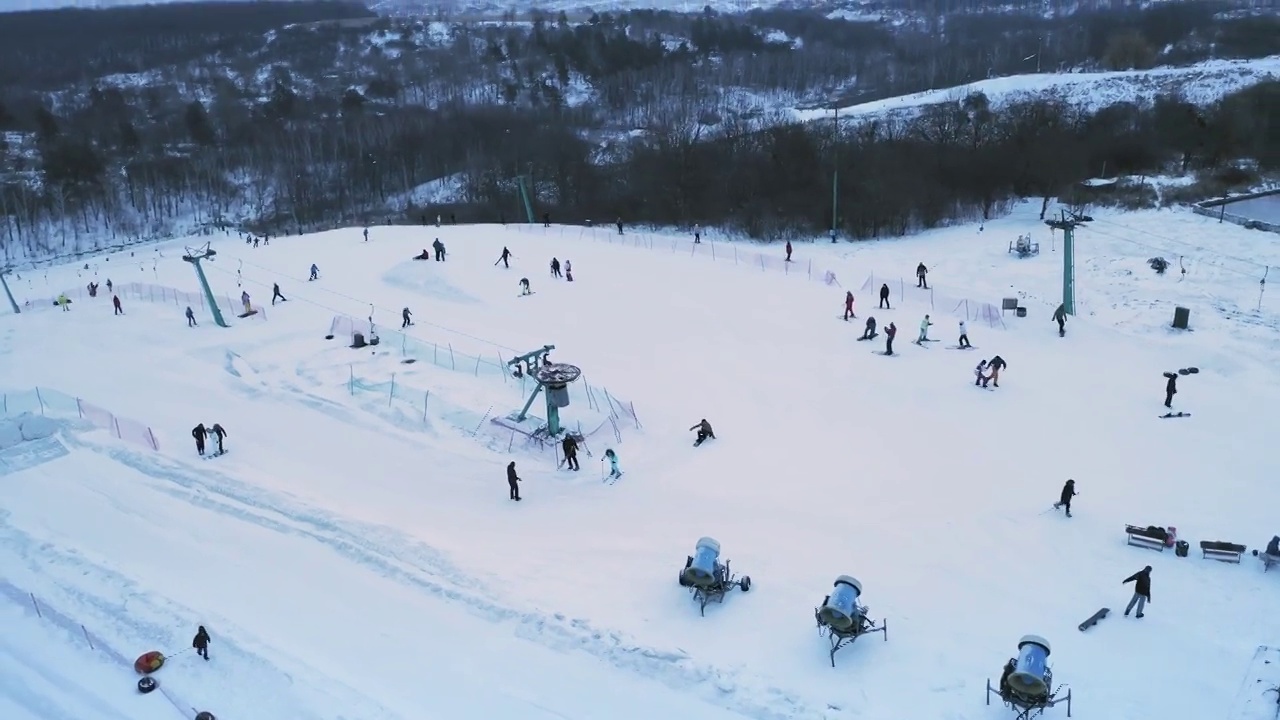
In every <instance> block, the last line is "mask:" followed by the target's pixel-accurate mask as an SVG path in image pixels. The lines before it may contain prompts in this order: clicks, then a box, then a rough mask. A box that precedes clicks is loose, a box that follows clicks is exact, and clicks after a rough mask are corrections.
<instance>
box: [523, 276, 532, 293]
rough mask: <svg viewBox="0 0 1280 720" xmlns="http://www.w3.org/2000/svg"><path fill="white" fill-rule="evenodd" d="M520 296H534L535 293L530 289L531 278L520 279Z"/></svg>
mask: <svg viewBox="0 0 1280 720" xmlns="http://www.w3.org/2000/svg"><path fill="white" fill-rule="evenodd" d="M520 294H521V295H532V294H533V291H532V290H530V289H529V278H520Z"/></svg>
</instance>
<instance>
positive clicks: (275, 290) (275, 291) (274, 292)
mask: <svg viewBox="0 0 1280 720" xmlns="http://www.w3.org/2000/svg"><path fill="white" fill-rule="evenodd" d="M276 298H280V302H286V298H285V296H284V294H283V293H281V292H280V283H271V304H272V305H275V304H276Z"/></svg>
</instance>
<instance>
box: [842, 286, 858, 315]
mask: <svg viewBox="0 0 1280 720" xmlns="http://www.w3.org/2000/svg"><path fill="white" fill-rule="evenodd" d="M856 317H858V316H857V315H855V314H853V291H852V290H848V291H845V294H844V319H845V321H846V322H848V320H849V318H856Z"/></svg>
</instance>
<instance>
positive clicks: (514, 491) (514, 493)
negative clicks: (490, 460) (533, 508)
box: [507, 460, 520, 500]
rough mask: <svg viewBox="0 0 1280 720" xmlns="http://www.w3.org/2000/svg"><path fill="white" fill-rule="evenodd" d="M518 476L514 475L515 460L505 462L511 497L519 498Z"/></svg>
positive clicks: (513, 498)
mask: <svg viewBox="0 0 1280 720" xmlns="http://www.w3.org/2000/svg"><path fill="white" fill-rule="evenodd" d="M519 483H520V477H519V476H518V475H516V462H515V461H514V460H512V461H511V462H509V463H507V486H508V487H509V488H510V489H511V499H512V500H519V499H520V485H519Z"/></svg>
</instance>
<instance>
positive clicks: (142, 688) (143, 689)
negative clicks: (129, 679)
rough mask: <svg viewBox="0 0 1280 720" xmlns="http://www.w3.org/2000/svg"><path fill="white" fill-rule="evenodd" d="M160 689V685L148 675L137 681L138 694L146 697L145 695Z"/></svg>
mask: <svg viewBox="0 0 1280 720" xmlns="http://www.w3.org/2000/svg"><path fill="white" fill-rule="evenodd" d="M158 687H160V683H159V682H158V681H157V680H156V679H155V678H153V677H151V676H150V675H146V676H144V677H142V678H139V679H138V692H140V693H142V694H143V695H146V694H147V693H149V692H151V691H152V690H155V689H156V688H158Z"/></svg>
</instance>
